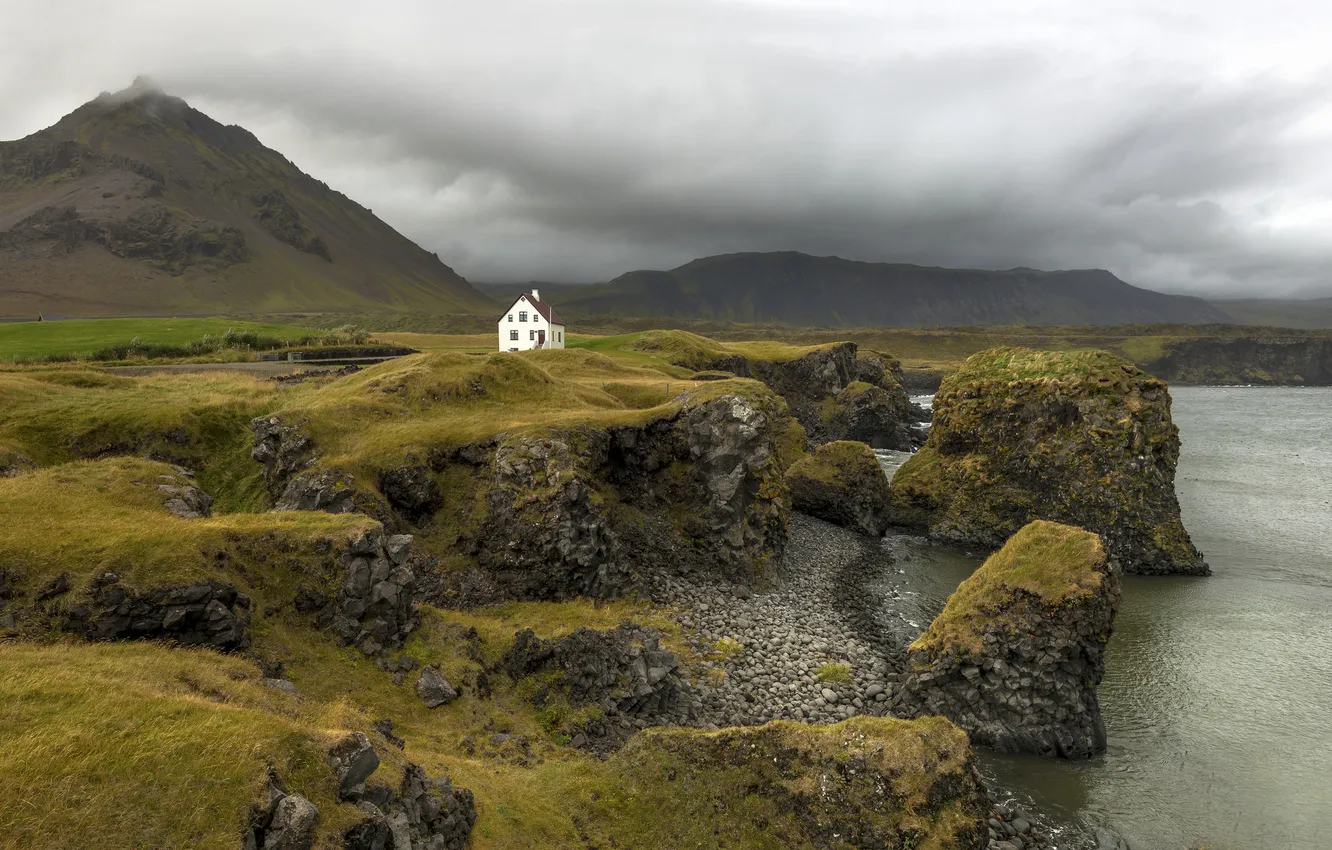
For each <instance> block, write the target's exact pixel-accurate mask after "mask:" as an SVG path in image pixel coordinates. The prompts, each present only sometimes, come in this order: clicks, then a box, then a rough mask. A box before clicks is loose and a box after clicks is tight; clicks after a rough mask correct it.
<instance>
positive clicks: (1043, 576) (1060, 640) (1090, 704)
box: [894, 520, 1121, 758]
mask: <svg viewBox="0 0 1332 850" xmlns="http://www.w3.org/2000/svg"><path fill="white" fill-rule="evenodd" d="M1120 583H1121V581H1120V570H1119V567H1118V565H1117V564H1116V563H1115V561H1114V559H1113V558H1112V557H1111V556H1110V555H1108V554H1107V552H1106V548H1105V547H1104V546H1103V545H1102V542H1101V538H1100V537H1098V536H1097V535H1095V534H1092V533H1090V532H1087V531H1083V530H1082V529H1080V528H1074V527H1072V526H1068V525H1060V524H1059V523H1053V522H1047V521H1044V520H1037V521H1035V522H1032V523H1031V524H1030V525H1028V526H1026V527H1025V528H1023V529H1022V530H1021V531H1019V532H1018V533H1017V534H1015V535H1014V536H1013V538H1012V539H1011V540H1009V541H1008V542H1007V543H1006V544H1004V547H1003V548H1002V549H1000V550H999V551H998V552H996V553H995V554H993V555H991V556H990V558H989V559H988V560H987V561H986V562H985V563H984V564H983V565H982V566H981V567H980V569H978V570H977V571H976V572H975V573H974V574H973V575H972V576H971V577H970V578H968V579H967V580H966V581H964V582H962V584H961V585H960V586H959V587H958V589H957V591H956V592H955V593H953V595H952V596H950V597H949V598H948V603H947V605H945V606H944V610H943V612H942V613H941V614H940V615H939V616H938V617H937V618H935V620H934V622H933V623H931V624H930V627H929V629H928V630H927V631H926V632H925V633H924V634H923V635H921V636H920V637H919V638H917V639H916V641H915V642H914V643H912V644H911V647H910V649H909V650H908V657H909V670H908V672H907V675H906V677H905V678H904V679H903V681H902V684H901V686H900V687H899V688H898V689H897V691H896V694H895V708H894V713H896V714H898V715H901V716H922V715H934V714H938V715H942V716H944V717H947V718H949V719H950V720H952V721H953V722H954V723H956V724H957V725H958V726H961V727H962V728H963V729H965V730H966V731H967V733H968V734H969V735H970V736H971V740H972V742H973V743H975V744H982V745H985V746H988V747H993V748H994V749H996V750H999V751H1001V752H1027V753H1035V754H1037V755H1041V756H1048V757H1059V758H1089V757H1091V756H1093V755H1096V754H1098V753H1101V752H1104V750H1105V743H1106V740H1105V724H1104V722H1103V721H1102V719H1101V710H1100V705H1099V703H1098V702H1097V699H1096V686H1097V685H1098V684H1100V682H1101V678H1102V676H1103V675H1104V673H1105V645H1106V642H1107V641H1108V640H1109V639H1110V633H1111V631H1112V629H1113V626H1114V618H1115V614H1116V612H1117V611H1118V609H1119V599H1120Z"/></svg>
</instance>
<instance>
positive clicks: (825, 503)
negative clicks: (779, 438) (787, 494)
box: [786, 441, 892, 537]
mask: <svg viewBox="0 0 1332 850" xmlns="http://www.w3.org/2000/svg"><path fill="white" fill-rule="evenodd" d="M786 483H787V484H788V485H789V486H790V487H791V504H792V506H793V507H794V508H795V509H796V510H798V511H800V512H802V513H806V514H809V515H810V516H815V517H818V518H819V519H822V520H826V521H828V522H831V523H835V524H837V525H840V526H843V527H844V528H850V529H854V530H856V531H859V532H861V533H863V534H868V535H871V536H873V537H882V536H883V533H884V532H885V531H887V530H888V524H889V501H890V500H891V498H892V493H891V492H890V491H889V489H888V478H887V476H885V475H884V474H883V467H881V466H879V461H878V459H877V458H875V457H874V452H872V451H871V450H870V449H869V447H868V446H866V445H865V444H864V443H859V442H852V441H838V442H835V443H825V444H824V445H822V446H818V447H817V448H815V449H814V451H812V452H811V453H810V454H809V455H807V456H806V457H804V458H801V459H800V460H799V461H797V462H796V463H795V464H794V465H792V467H791V468H790V469H788V470H787V471H786Z"/></svg>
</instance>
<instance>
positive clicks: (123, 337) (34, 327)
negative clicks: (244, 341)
mask: <svg viewBox="0 0 1332 850" xmlns="http://www.w3.org/2000/svg"><path fill="white" fill-rule="evenodd" d="M228 329H231V330H235V331H237V332H238V333H239V332H247V331H248V332H250V333H255V334H259V335H262V336H265V337H275V338H278V339H288V338H289V339H291V340H293V341H295V340H299V339H301V338H303V337H308V336H310V335H311V330H310V328H302V327H298V326H296V325H279V324H270V323H267V322H247V321H238V320H236V319H68V320H64V321H58V322H4V323H0V361H15V360H33V359H36V358H41V357H50V356H52V355H57V356H59V355H75V356H78V355H86V354H88V353H91V352H93V351H96V350H98V349H102V348H109V347H111V346H115V345H123V344H125V343H128V342H129V341H130V340H133V339H134V338H136V337H137V338H138V339H140V340H141V341H142V342H143V343H145V344H157V345H186V344H188V343H191V342H195V341H197V340H199V339H202V338H203V336H204V334H211V335H213V336H221V335H222V334H224V333H226V332H227V330H228Z"/></svg>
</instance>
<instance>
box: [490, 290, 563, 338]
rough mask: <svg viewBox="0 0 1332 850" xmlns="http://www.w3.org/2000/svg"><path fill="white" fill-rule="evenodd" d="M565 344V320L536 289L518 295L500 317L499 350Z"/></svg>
mask: <svg viewBox="0 0 1332 850" xmlns="http://www.w3.org/2000/svg"><path fill="white" fill-rule="evenodd" d="M534 348H564V320H563V319H561V318H560V314H559V313H556V312H555V308H554V307H552V306H550V305H549V304H547V303H546V302H545V301H542V300H541V293H540V292H539V291H538V290H535V289H533V290H532V291H531V292H525V293H523V294H522V295H519V296H518V300H517V301H515V302H513V306H511V307H510V308H509V309H508V310H507V311H505V313H504V314H503V315H502V316H500V317H499V350H500V351H531V350H532V349H534Z"/></svg>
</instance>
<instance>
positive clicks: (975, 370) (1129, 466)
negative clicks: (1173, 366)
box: [892, 348, 1209, 575]
mask: <svg viewBox="0 0 1332 850" xmlns="http://www.w3.org/2000/svg"><path fill="white" fill-rule="evenodd" d="M1178 459H1179V430H1178V429H1177V428H1176V427H1175V425H1174V424H1173V423H1172V422H1171V419H1170V393H1169V392H1168V390H1167V388H1166V385H1165V384H1164V383H1163V382H1161V381H1159V380H1157V379H1155V378H1152V377H1150V376H1148V375H1147V374H1146V373H1144V372H1143V371H1142V370H1140V369H1138V368H1137V367H1135V366H1133V365H1132V364H1130V363H1129V362H1127V361H1125V360H1122V359H1120V358H1118V357H1115V356H1114V355H1112V354H1109V353H1107V352H1095V351H1092V352H1088V351H1083V352H1048V351H1040V352H1038V351H1032V350H1030V349H1022V348H1006V349H993V350H991V351H984V352H981V353H979V354H976V355H973V356H972V357H971V358H970V359H968V360H967V362H966V364H965V365H964V366H963V367H962V368H961V369H960V370H958V371H957V372H955V373H954V374H952V375H950V376H948V377H947V378H946V379H945V380H944V383H943V386H942V387H940V389H939V392H938V394H936V395H935V397H934V425H933V426H932V428H931V430H930V436H929V439H928V440H927V441H926V443H925V445H924V447H922V448H921V450H920V451H918V452H917V453H916V454H915V455H914V456H912V458H911V459H910V460H908V461H907V462H906V463H905V464H904V465H903V466H902V467H901V468H900V469H899V470H898V471H897V473H896V475H895V476H894V477H893V483H892V490H893V519H894V521H895V522H900V523H903V524H907V525H911V526H915V527H919V528H922V529H927V530H928V531H929V533H930V534H931V535H932V536H934V537H937V538H941V539H945V540H949V541H955V542H962V543H969V544H975V545H981V546H986V547H991V548H995V547H998V546H999V545H1001V544H1002V543H1003V541H1004V540H1005V539H1007V538H1008V537H1010V536H1011V535H1013V534H1014V533H1016V532H1017V531H1018V529H1020V528H1022V527H1023V526H1024V525H1026V524H1027V523H1028V522H1030V521H1031V520H1034V519H1046V520H1052V521H1055V522H1063V523H1068V524H1070V525H1076V526H1078V527H1080V528H1085V529H1087V530H1088V531H1092V532H1095V533H1097V534H1099V535H1101V538H1102V539H1103V540H1104V542H1105V546H1106V549H1107V550H1108V551H1109V552H1110V554H1111V555H1113V556H1114V557H1115V558H1116V559H1117V560H1118V561H1119V562H1120V563H1121V564H1122V565H1123V568H1124V570H1125V571H1126V572H1129V573H1143V574H1161V573H1183V574H1192V575H1205V574H1207V573H1208V572H1209V570H1208V568H1207V564H1206V563H1204V561H1203V558H1202V555H1201V554H1200V553H1199V552H1198V550H1197V549H1195V548H1194V546H1193V543H1192V541H1190V539H1189V535H1188V532H1186V531H1185V530H1184V526H1183V524H1182V523H1181V521H1180V516H1179V502H1178V500H1177V499H1176V496H1175V466H1176V463H1177V461H1178Z"/></svg>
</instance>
